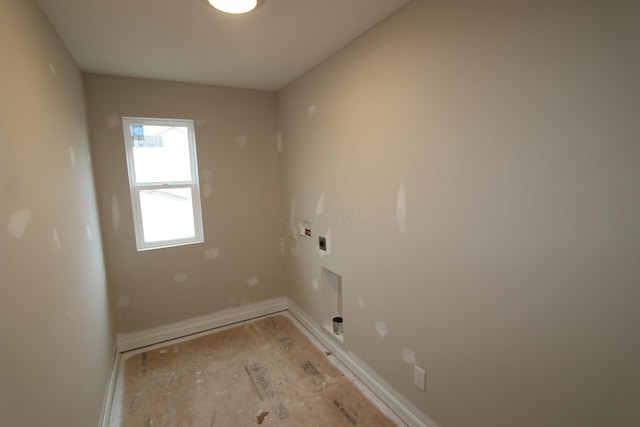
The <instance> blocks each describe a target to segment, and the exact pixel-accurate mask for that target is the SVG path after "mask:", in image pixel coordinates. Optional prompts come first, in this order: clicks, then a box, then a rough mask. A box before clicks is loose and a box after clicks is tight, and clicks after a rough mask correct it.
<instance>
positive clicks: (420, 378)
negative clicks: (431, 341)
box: [413, 365, 427, 391]
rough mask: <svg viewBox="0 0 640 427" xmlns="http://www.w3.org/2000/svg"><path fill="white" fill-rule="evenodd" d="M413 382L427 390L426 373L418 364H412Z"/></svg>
mask: <svg viewBox="0 0 640 427" xmlns="http://www.w3.org/2000/svg"><path fill="white" fill-rule="evenodd" d="M413 383H414V384H415V385H416V387H418V388H419V389H420V390H422V391H427V373H426V372H425V371H423V370H422V369H421V368H420V367H418V365H414V366H413Z"/></svg>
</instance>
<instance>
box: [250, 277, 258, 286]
mask: <svg viewBox="0 0 640 427" xmlns="http://www.w3.org/2000/svg"><path fill="white" fill-rule="evenodd" d="M258 283H260V280H259V279H258V277H257V276H253V277H251V278H249V279H247V285H249V286H250V287H254V286H257V285H258Z"/></svg>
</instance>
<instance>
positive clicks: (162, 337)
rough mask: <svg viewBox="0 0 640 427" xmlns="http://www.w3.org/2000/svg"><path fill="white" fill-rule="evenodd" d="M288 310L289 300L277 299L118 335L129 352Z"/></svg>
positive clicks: (118, 339)
mask: <svg viewBox="0 0 640 427" xmlns="http://www.w3.org/2000/svg"><path fill="white" fill-rule="evenodd" d="M286 309H287V299H286V298H284V297H283V298H274V299H270V300H267V301H261V302H257V303H255V304H251V305H245V306H242V307H235V308H229V309H226V310H222V311H219V312H217V313H213V314H209V315H206V316H200V317H194V318H192V319H188V320H183V321H181V322H177V323H172V324H170V325H165V326H160V327H157V328H152V329H147V330H144V331H139V332H131V333H125V334H118V338H117V342H118V350H119V351H120V352H125V351H129V350H134V349H136V348H140V347H146V346H148V345H153V344H158V343H161V342H164V341H169V340H173V339H176V338H181V337H184V336H187V335H192V334H197V333H199V332H204V331H208V330H210V329H215V328H220V327H222V326H227V325H230V324H233V323H237V322H243V321H245V320H250V319H253V318H255V317H260V316H267V315H269V314H274V313H277V312H280V311H285V310H286Z"/></svg>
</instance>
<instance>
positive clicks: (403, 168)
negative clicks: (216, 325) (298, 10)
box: [278, 0, 640, 427]
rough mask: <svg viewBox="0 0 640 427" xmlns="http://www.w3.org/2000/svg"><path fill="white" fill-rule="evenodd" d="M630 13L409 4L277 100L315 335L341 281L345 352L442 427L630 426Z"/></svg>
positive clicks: (299, 267) (638, 173)
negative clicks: (323, 279)
mask: <svg viewBox="0 0 640 427" xmlns="http://www.w3.org/2000/svg"><path fill="white" fill-rule="evenodd" d="M638 16H640V9H639V7H638V3H637V2H631V1H607V2H586V3H585V2H578V1H557V2H547V3H544V2H543V3H540V2H535V1H515V2H514V1H501V0H500V1H491V2H476V1H471V0H468V1H454V2H450V1H439V0H435V1H418V0H416V1H414V2H412V3H410V4H409V5H407V6H406V7H405V8H403V9H401V10H400V11H399V12H397V13H396V14H395V15H393V16H391V17H390V18H389V19H387V20H386V21H384V22H383V23H381V24H380V25H378V26H377V27H375V28H374V29H372V30H371V31H369V32H368V33H366V34H365V35H364V36H362V37H360V38H359V39H357V40H356V41H354V42H353V43H351V44H350V45H348V46H347V47H346V48H345V49H343V50H342V51H341V52H339V53H338V54H336V55H334V56H333V57H332V58H330V59H328V60H327V61H325V62H324V63H322V64H321V65H319V66H317V67H316V68H314V69H313V70H311V71H310V72H308V73H307V74H305V75H304V76H302V77H301V78H299V79H298V80H296V81H295V82H293V83H291V84H290V85H289V86H287V87H286V88H284V89H283V90H282V91H280V92H279V95H278V115H279V130H280V132H281V133H280V135H281V140H280V144H281V148H282V153H281V161H282V186H283V193H282V197H283V201H284V202H285V203H287V204H288V205H289V207H288V208H287V212H291V214H292V220H291V222H287V223H286V224H285V226H284V228H285V236H286V237H285V238H286V242H285V246H286V262H285V280H286V286H287V294H288V296H289V297H290V298H292V299H293V301H294V302H295V303H296V304H297V305H298V306H300V307H301V308H302V309H303V310H305V311H306V312H307V314H309V315H311V316H313V317H314V318H315V319H316V321H317V322H318V324H320V321H321V319H322V316H323V313H321V312H320V309H321V300H322V299H321V294H322V288H321V286H319V279H320V271H321V270H320V268H321V267H326V268H328V269H329V270H331V271H333V272H335V273H337V274H339V275H341V276H342V292H343V301H342V304H343V312H344V347H345V349H346V350H347V351H348V352H350V353H351V354H353V355H355V356H357V357H358V358H359V359H360V360H362V361H363V362H364V363H365V364H366V365H368V366H369V367H370V368H371V369H373V370H374V371H375V372H376V373H377V374H379V375H380V376H381V377H382V378H383V379H384V380H385V381H386V382H388V383H389V384H390V385H391V386H392V387H393V388H395V389H396V390H397V391H398V392H399V393H400V394H401V395H403V396H404V397H406V398H407V399H409V400H410V401H411V402H412V403H413V404H415V405H416V406H417V407H418V408H419V409H420V410H421V411H422V412H424V414H426V415H428V416H429V417H430V418H431V419H433V420H434V421H435V422H436V423H438V424H439V425H440V426H441V427H448V426H450V427H466V426H473V427H485V426H486V427H488V426H519V427H525V426H541V425H544V426H547V427H549V426H558V427H561V426H562V427H568V426H580V427H585V426H603V425H607V426H632V425H639V424H640V414H639V409H638V406H637V402H638V401H639V400H640V375H639V360H640V340H638V337H639V336H640V310H638V307H640V286H639V283H640V263H638V259H640V227H639V225H638V224H639V223H638V218H640V192H639V191H638V189H639V187H638V185H639V183H640V167H638V165H639V164H640V121H639V120H638V117H639V116H640V107H639V105H640V104H639V100H640V85H638V82H637V76H638V73H639V72H640V57H639V52H640V32H639V31H638V28H639V26H638V25H637V24H638V21H637V17H638ZM297 219H302V220H306V221H310V222H311V223H312V232H313V238H312V239H304V238H302V237H298V238H295V237H294V236H295V231H294V229H295V226H296V220H297ZM318 235H327V236H328V237H329V247H330V249H329V251H328V252H327V253H322V252H319V251H318V241H317V238H318ZM414 363H417V364H418V365H420V366H421V367H422V368H424V369H425V370H426V372H427V380H426V383H427V391H426V393H423V392H421V391H419V390H418V389H417V388H416V387H415V386H414V385H413V384H412V380H413V364H414ZM634 402H635V403H634Z"/></svg>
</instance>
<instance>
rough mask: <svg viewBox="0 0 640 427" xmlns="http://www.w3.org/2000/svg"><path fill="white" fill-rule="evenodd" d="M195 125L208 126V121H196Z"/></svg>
mask: <svg viewBox="0 0 640 427" xmlns="http://www.w3.org/2000/svg"><path fill="white" fill-rule="evenodd" d="M195 124H196V126H204V125H206V124H207V119H196V120H195Z"/></svg>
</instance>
